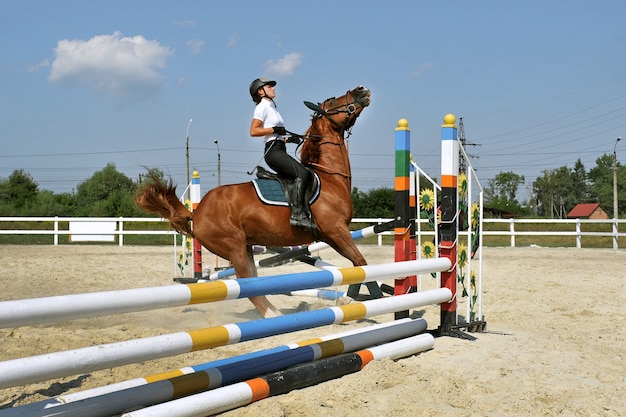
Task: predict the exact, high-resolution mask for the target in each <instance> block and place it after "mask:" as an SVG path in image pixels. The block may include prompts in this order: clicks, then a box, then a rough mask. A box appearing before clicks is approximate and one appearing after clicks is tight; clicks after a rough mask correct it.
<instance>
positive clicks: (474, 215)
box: [471, 202, 480, 230]
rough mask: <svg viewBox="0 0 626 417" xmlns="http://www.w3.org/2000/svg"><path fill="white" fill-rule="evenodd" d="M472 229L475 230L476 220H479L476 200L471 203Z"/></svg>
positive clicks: (478, 208)
mask: <svg viewBox="0 0 626 417" xmlns="http://www.w3.org/2000/svg"><path fill="white" fill-rule="evenodd" d="M471 219H472V229H473V230H476V228H477V227H478V221H479V220H480V207H478V203H477V202H473V203H472V217H471Z"/></svg>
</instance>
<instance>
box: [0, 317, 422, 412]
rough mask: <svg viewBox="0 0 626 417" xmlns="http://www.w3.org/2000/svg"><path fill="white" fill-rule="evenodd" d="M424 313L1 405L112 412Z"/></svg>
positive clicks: (355, 344)
mask: <svg viewBox="0 0 626 417" xmlns="http://www.w3.org/2000/svg"><path fill="white" fill-rule="evenodd" d="M426 327H427V324H426V321H425V320H424V319H415V320H411V319H405V320H395V321H392V322H386V323H380V324H375V325H372V326H367V327H361V328H358V329H352V330H349V331H345V332H341V333H336V334H332V335H328V336H322V337H319V338H315V339H309V340H304V341H301V342H298V343H292V344H288V345H283V346H278V347H275V348H272V349H266V350H263V351H257V352H252V353H247V354H243V355H238V356H234V357H230V358H226V359H221V360H217V361H213V362H208V363H204V364H200V365H195V366H191V367H186V368H181V369H178V370H175V371H169V372H165V373H160V374H154V375H150V376H146V377H144V378H136V379H134V380H129V381H124V382H120V383H117V384H112V385H107V386H104V387H98V388H93V389H90V390H85V391H79V392H77V393H72V394H65V395H61V396H58V397H56V398H54V399H51V400H46V401H40V402H38V403H33V404H28V405H25V406H22V407H16V408H12V409H8V410H5V411H4V412H3V411H0V416H2V417H44V416H48V417H49V416H51V415H54V416H66V417H69V416H70V415H71V416H81V417H108V416H111V415H119V414H121V413H123V412H124V411H125V410H129V409H137V408H139V407H147V406H151V405H155V404H159V403H163V402H166V401H171V400H175V399H177V398H180V397H183V396H187V395H191V394H196V393H199V392H203V391H206V390H208V389H213V388H217V387H220V386H224V385H228V384H233V383H236V382H240V381H244V380H246V379H248V378H254V377H257V376H260V375H263V374H266V373H268V372H275V371H279V370H282V369H286V368H288V367H290V366H294V365H298V364H301V363H306V362H311V361H314V360H319V359H322V358H327V357H331V356H335V355H339V354H342V353H348V352H354V351H357V350H359V349H365V348H367V347H369V346H373V345H376V344H382V343H387V342H391V341H395V340H399V339H403V338H406V337H411V336H415V335H417V334H420V333H422V332H424V331H425V330H426Z"/></svg>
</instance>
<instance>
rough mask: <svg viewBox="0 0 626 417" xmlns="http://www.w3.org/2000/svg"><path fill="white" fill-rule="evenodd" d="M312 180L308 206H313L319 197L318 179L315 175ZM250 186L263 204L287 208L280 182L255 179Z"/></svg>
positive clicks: (287, 204) (285, 197)
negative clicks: (312, 188)
mask: <svg viewBox="0 0 626 417" xmlns="http://www.w3.org/2000/svg"><path fill="white" fill-rule="evenodd" d="M314 178H315V179H314V181H315V191H314V192H313V195H311V196H309V204H313V203H314V202H315V200H317V198H318V197H319V196H320V182H319V177H318V176H317V174H314ZM252 185H253V186H254V190H255V191H256V193H257V195H258V196H259V199H260V200H261V201H262V202H264V203H265V204H270V205H273V206H287V207H289V203H288V202H287V196H285V191H284V190H283V186H282V184H281V183H280V181H278V180H272V179H267V178H255V179H253V180H252Z"/></svg>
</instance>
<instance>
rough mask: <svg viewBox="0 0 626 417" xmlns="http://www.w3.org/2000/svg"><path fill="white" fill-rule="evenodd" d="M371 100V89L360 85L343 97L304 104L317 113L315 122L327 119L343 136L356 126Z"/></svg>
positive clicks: (314, 116)
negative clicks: (319, 102) (357, 120)
mask: <svg viewBox="0 0 626 417" xmlns="http://www.w3.org/2000/svg"><path fill="white" fill-rule="evenodd" d="M370 100H371V92H370V90H369V88H367V87H365V86H362V85H360V86H358V87H355V88H353V89H352V90H349V91H348V92H347V93H346V94H344V95H343V96H341V97H331V98H328V99H326V100H325V101H324V102H323V103H321V104H314V103H311V102H309V101H305V102H304V104H305V105H306V106H307V107H308V108H310V109H311V110H314V111H315V114H314V115H313V119H314V120H315V119H321V118H324V117H325V118H326V119H328V121H330V122H331V123H332V124H333V125H334V128H335V130H338V131H339V132H338V133H339V134H340V135H341V136H343V133H344V132H345V131H346V130H349V129H350V128H351V127H352V126H353V125H354V123H355V122H356V119H357V118H358V117H359V115H360V114H361V112H362V111H363V109H364V108H365V107H367V106H369V104H370Z"/></svg>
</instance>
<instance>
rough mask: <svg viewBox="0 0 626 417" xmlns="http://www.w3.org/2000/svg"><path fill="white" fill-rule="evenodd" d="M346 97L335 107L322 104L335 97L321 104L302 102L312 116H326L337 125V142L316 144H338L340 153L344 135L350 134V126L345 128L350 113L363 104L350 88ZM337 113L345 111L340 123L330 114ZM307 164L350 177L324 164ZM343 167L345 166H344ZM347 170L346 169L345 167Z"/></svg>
mask: <svg viewBox="0 0 626 417" xmlns="http://www.w3.org/2000/svg"><path fill="white" fill-rule="evenodd" d="M345 97H346V102H345V104H339V105H337V106H335V107H331V108H329V109H324V106H325V105H326V104H327V103H328V102H329V101H332V100H335V98H334V97H333V98H329V99H327V100H326V101H324V102H323V103H322V104H321V105H320V104H315V103H312V102H310V101H305V102H304V104H305V106H307V107H308V108H309V109H311V110H313V111H314V112H315V114H314V115H313V117H314V118H318V119H319V118H321V117H326V118H327V119H328V120H329V121H330V122H331V123H332V124H334V125H335V126H336V127H338V128H339V129H340V133H338V134H337V136H338V138H339V139H340V141H339V142H331V141H323V142H319V144H318V145H317V146H318V147H319V146H322V145H336V146H340V147H341V153H342V154H343V152H344V148H343V147H344V146H345V141H346V137H345V135H347V137H350V135H352V127H349V128H347V129H346V126H347V124H348V123H349V120H350V117H349V116H350V115H352V114H353V113H355V112H356V111H357V109H358V107H357V105H359V106H361V107H364V106H363V104H362V103H361V102H360V101H359V100H358V99H356V98H354V97H353V96H352V94H351V92H350V90H348V92H347V93H346V95H345ZM339 113H346V117H345V118H344V120H343V122H342V123H339V122H337V121H335V120H334V119H333V118H332V117H331V116H334V115H336V114H339ZM307 136H309V137H316V138H320V139H323V138H324V137H325V136H321V135H310V134H309V135H307ZM326 137H329V136H326ZM304 139H305V140H306V139H307V138H306V137H305V138H304ZM308 165H310V166H312V167H315V168H317V169H318V170H320V171H322V172H325V173H327V174H331V175H339V176H341V177H343V178H346V179H351V178H352V175H350V174H346V173H343V172H339V171H335V170H331V169H329V168H328V167H326V166H324V165H320V164H318V163H309V164H308ZM344 168H346V167H345V166H344ZM346 171H347V169H346Z"/></svg>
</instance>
